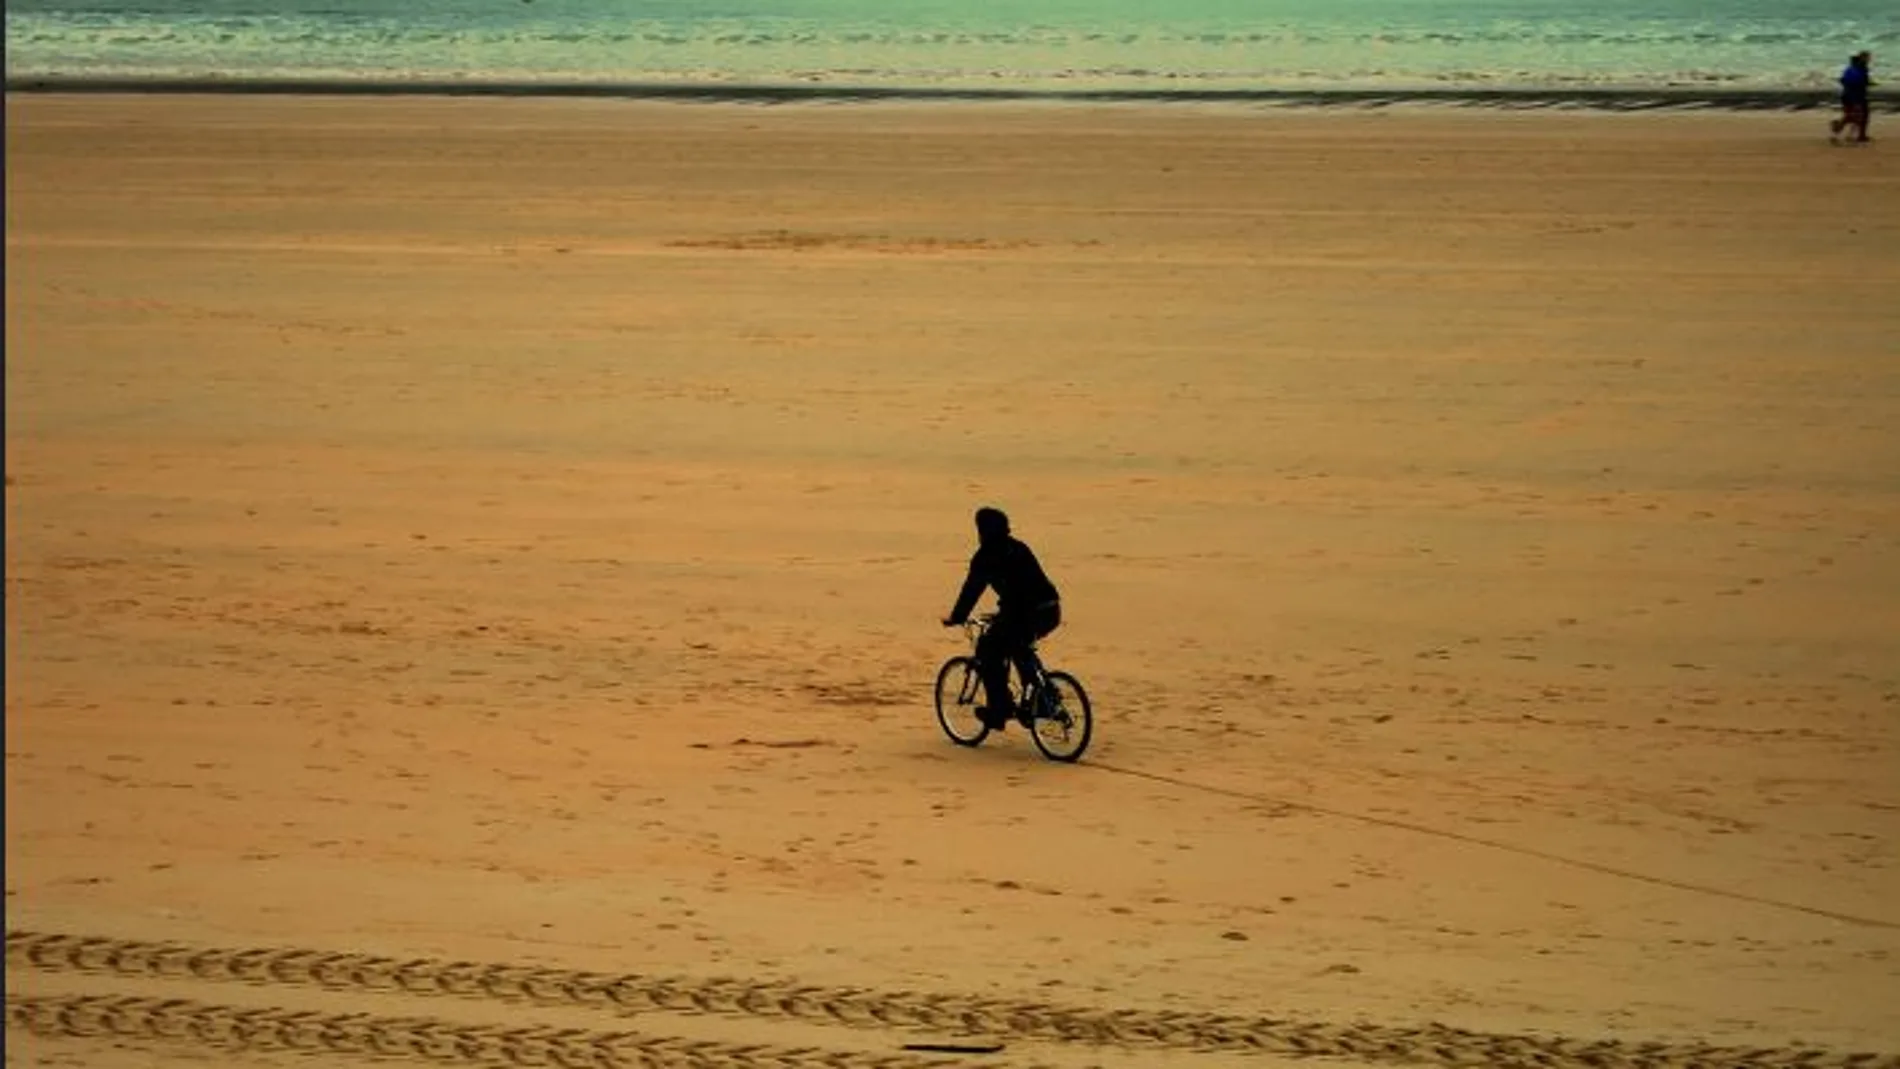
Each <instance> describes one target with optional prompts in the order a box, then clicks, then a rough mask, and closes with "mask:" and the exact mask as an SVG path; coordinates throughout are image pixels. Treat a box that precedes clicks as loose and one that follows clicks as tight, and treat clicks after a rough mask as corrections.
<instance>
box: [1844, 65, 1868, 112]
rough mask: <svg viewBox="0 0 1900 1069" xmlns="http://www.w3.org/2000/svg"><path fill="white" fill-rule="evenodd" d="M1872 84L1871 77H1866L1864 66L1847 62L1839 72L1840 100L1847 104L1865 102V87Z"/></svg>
mask: <svg viewBox="0 0 1900 1069" xmlns="http://www.w3.org/2000/svg"><path fill="white" fill-rule="evenodd" d="M1872 84H1873V79H1872V78H1870V77H1868V75H1867V68H1866V67H1861V66H1856V65H1855V64H1852V63H1850V64H1848V65H1847V69H1846V70H1844V71H1842V72H1841V100H1842V101H1843V102H1845V103H1848V104H1865V103H1866V102H1867V87H1868V86H1870V85H1872Z"/></svg>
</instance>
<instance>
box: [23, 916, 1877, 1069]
mask: <svg viewBox="0 0 1900 1069" xmlns="http://www.w3.org/2000/svg"><path fill="white" fill-rule="evenodd" d="M6 961H7V964H8V965H9V966H13V967H24V968H29V969H37V970H44V971H64V972H83V973H98V974H117V975H123V976H147V977H175V978H186V979H196V980H204V981H213V982H240V983H250V984H262V985H290V986H315V987H322V988H329V989H335V990H348V991H359V992H373V991H384V992H390V993H404V994H412V995H445V996H448V995H452V996H460V997H465V998H481V999H491V1000H501V1001H507V1002H530V1003H541V1004H549V1005H569V1006H592V1007H598V1008H605V1009H620V1010H632V1011H656V1010H657V1011H669V1012H674V1013H689V1014H717V1015H726V1016H742V1017H752V1018H781V1019H796V1020H802V1021H811V1022H816V1023H821V1024H836V1025H843V1026H847V1027H856V1028H873V1029H884V1030H891V1029H897V1030H905V1031H929V1032H933V1033H937V1034H939V1035H942V1034H950V1035H960V1036H982V1037H989V1038H993V1039H1005V1040H1007V1039H1015V1040H1025V1041H1044V1042H1047V1041H1055V1042H1062V1043H1083V1044H1093V1045H1101V1046H1117V1047H1129V1048H1142V1047H1147V1048H1156V1047H1161V1048H1172V1049H1176V1050H1192V1051H1210V1052H1213V1051H1221V1052H1239V1053H1245V1052H1260V1053H1275V1054H1286V1055H1296V1056H1329V1057H1341V1058H1351V1059H1357V1060H1360V1061H1364V1062H1381V1063H1387V1064H1399V1065H1428V1066H1448V1067H1477V1066H1485V1067H1500V1069H1509V1067H1523V1069H1900V1055H1896V1054H1885V1053H1869V1052H1841V1051H1832V1050H1826V1049H1821V1048H1814V1047H1732V1046H1715V1045H1711V1044H1700V1043H1633V1042H1626V1041H1619V1040H1602V1039H1597V1040H1593V1039H1581V1038H1575V1037H1566V1036H1543V1035H1513V1034H1506V1033H1492V1032H1477V1031H1470V1030H1467V1029H1461V1028H1451V1027H1446V1026H1442V1025H1424V1026H1399V1025H1382V1024H1375V1023H1368V1022H1346V1023H1340V1022H1329V1021H1299V1020H1291V1019H1282V1018H1272V1017H1241V1016H1231V1015H1223V1014H1207V1013H1176V1012H1154V1011H1145V1010H1103V1009H1089V1008H1083V1007H1074V1006H1060V1005H1050V1004H1045V1003H1034V1002H1014V1001H1008V1000H1000V999H981V998H972V997H968V996H962V995H953V994H933V993H927V992H911V991H873V990H867V989H862V988H850V987H814V986H807V985H802V984H797V983H792V982H787V981H771V980H746V979H731V978H703V979H702V978H692V977H677V976H673V977H669V976H647V975H642V974H638V973H620V974H616V973H599V972H588V971H582V970H574V969H554V968H537V967H527V966H518V965H508V964H502V963H485V962H469V961H446V960H440V959H432V958H417V959H399V958H391V957H382V956H377V955H370V954H351V953H338V952H331V951H322V950H310V949H299V948H286V947H252V948H220V947H199V946H191V945H188V944H180V943H162V942H149V941H143V940H133V939H115V938H106V937H97V936H75V935H63V934H53V933H43V932H30V931H10V932H8V933H7V943H6ZM149 1001H150V1000H129V1001H128V1000H117V1002H127V1004H128V1005H135V1006H136V1008H132V1009H126V1010H123V1011H110V1012H108V1011H109V1007H110V1006H112V1005H115V1004H117V1002H115V1000H106V1002H104V1003H98V1004H94V1003H87V1002H85V1001H84V1000H83V999H80V1000H77V1001H75V1000H70V999H69V1000H64V1001H60V1000H55V1001H54V1002H51V1003H49V1002H47V1001H46V1000H39V1001H36V1002H27V1001H25V1000H20V1001H18V1002H17V1004H18V1005H20V1006H21V1007H22V1008H21V1009H20V1010H19V1011H17V1012H18V1013H19V1014H20V1015H21V1023H22V1024H24V1025H26V1026H28V1027H33V1026H34V1022H35V1021H41V1022H50V1023H45V1024H44V1025H43V1026H44V1027H48V1028H50V1027H56V1026H57V1027H64V1026H63V1025H58V1024H57V1022H60V1021H77V1022H79V1025H78V1027H92V1024H91V1022H93V1021H95V1020H102V1019H110V1020H115V1021H119V1020H122V1021H127V1022H130V1023H131V1024H130V1025H129V1026H136V1027H140V1028H144V1027H146V1026H145V1024H144V1023H142V1022H154V1024H153V1025H152V1027H171V1022H172V1020H173V1018H172V1017H170V1016H167V1015H166V1014H162V1013H159V1012H158V1011H157V1010H156V1009H154V1008H152V1006H148V1005H147V1003H148V1002H149ZM174 1005H177V1004H174ZM15 1006H16V1000H15V999H13V998H12V997H9V999H8V1002H7V1013H8V1019H9V1021H12V1020H13V1019H14V1016H15V1013H16V1010H15ZM101 1007H106V1008H101ZM193 1012H197V1011H193ZM233 1012H235V1011H233ZM245 1012H249V1011H245ZM270 1012H272V1013H275V1012H278V1011H270ZM309 1016H310V1015H301V1016H299V1015H295V1014H286V1016H284V1017H283V1018H282V1020H284V1021H286V1022H288V1021H290V1020H291V1018H293V1017H294V1018H297V1019H300V1020H301V1019H305V1018H308V1017H309ZM186 1018H187V1019H192V1020H195V1019H197V1018H196V1017H193V1016H192V1015H191V1014H189V1013H188V1014H186ZM244 1019H245V1020H250V1019H251V1018H244ZM278 1019H279V1018H275V1017H267V1018H259V1020H264V1021H267V1022H268V1021H276V1020H278ZM349 1019H351V1018H348V1017H335V1018H329V1017H321V1016H319V1017H318V1018H316V1020H319V1021H326V1020H327V1021H332V1022H333V1023H334V1022H335V1021H343V1020H349ZM392 1020H401V1019H392ZM259 1027H260V1028H262V1027H265V1026H264V1025H260V1026H259ZM288 1027H290V1025H288V1024H285V1025H283V1026H281V1028H288ZM296 1027H298V1028H302V1027H303V1026H301V1025H299V1026H296ZM312 1027H317V1026H315V1025H313V1026H312ZM336 1027H345V1028H346V1030H347V1027H353V1026H343V1025H337V1026H336ZM436 1027H438V1028H450V1029H455V1028H457V1027H458V1026H447V1025H442V1026H436ZM281 1028H280V1026H279V1025H276V1024H270V1025H268V1028H267V1031H268V1029H280V1031H281ZM405 1028H409V1026H405ZM418 1029H420V1026H414V1027H413V1028H409V1030H408V1031H404V1030H401V1029H398V1030H397V1031H396V1032H394V1033H391V1034H392V1035H396V1036H398V1037H402V1036H409V1035H424V1032H423V1031H419V1030H418ZM461 1031H466V1032H468V1033H469V1035H470V1036H476V1035H478V1034H479V1035H487V1034H489V1033H488V1030H483V1029H462V1030H461ZM516 1031H520V1032H522V1033H523V1035H524V1036H525V1035H528V1034H529V1033H532V1034H534V1035H535V1036H537V1037H539V1035H540V1033H539V1032H537V1031H536V1030H516ZM141 1034H156V1033H154V1032H149V1031H147V1032H142V1033H141ZM217 1034H218V1035H224V1034H225V1033H224V1032H218V1033H217ZM271 1034H273V1035H275V1034H279V1033H276V1032H273V1033H271ZM283 1034H288V1033H283ZM296 1034H298V1035H303V1034H304V1033H302V1032H298V1033H296ZM339 1034H342V1033H339ZM351 1034H353V1033H351ZM456 1034H460V1033H459V1032H457V1033H456ZM427 1035H430V1036H433V1035H435V1033H433V1032H430V1033H427ZM586 1035H588V1036H597V1037H598V1036H605V1037H608V1038H607V1039H600V1038H595V1039H584V1040H576V1042H577V1043H580V1044H581V1046H580V1048H577V1051H576V1055H577V1056H578V1057H580V1060H577V1061H571V1062H561V1061H558V1060H556V1061H555V1062H554V1064H577V1065H622V1064H653V1065H660V1064H665V1065H668V1066H672V1065H684V1064H699V1063H695V1062H689V1061H679V1060H674V1061H667V1062H664V1063H661V1062H652V1061H646V1062H642V1061H633V1062H628V1061H625V1060H621V1061H607V1062H602V1061H599V1060H592V1061H590V1060H586V1059H587V1057H589V1055H586V1051H589V1050H592V1051H596V1052H598V1051H602V1050H622V1049H624V1050H627V1051H632V1052H635V1054H638V1053H639V1052H640V1051H645V1050H648V1049H651V1050H655V1051H666V1052H673V1051H677V1050H682V1049H684V1047H685V1046H689V1045H683V1044H682V1043H681V1041H676V1040H664V1041H661V1040H649V1039H645V1038H642V1037H636V1038H635V1039H631V1040H629V1039H624V1038H615V1037H621V1036H623V1035H625V1034H622V1033H601V1034H595V1033H586ZM609 1040H610V1041H609ZM351 1041H352V1042H354V1040H351ZM543 1041H544V1040H543V1039H541V1038H536V1039H534V1040H533V1042H543ZM418 1042H419V1045H418V1044H417V1043H409V1041H408V1040H407V1039H403V1040H401V1042H399V1043H398V1046H402V1045H403V1044H408V1046H405V1047H403V1049H405V1050H407V1049H415V1050H422V1049H425V1048H426V1049H429V1050H435V1049H448V1048H447V1047H442V1046H439V1045H435V1044H434V1041H433V1040H430V1041H429V1042H427V1043H420V1041H418ZM470 1042H475V1040H473V1039H471V1040H470ZM483 1042H486V1041H483ZM522 1042H523V1043H527V1042H529V1041H528V1040H527V1039H523V1041H522ZM603 1043H605V1046H602V1044H603ZM642 1043H645V1044H648V1045H649V1046H645V1047H643V1046H640V1044H642ZM615 1044H619V1045H618V1046H615ZM715 1046H718V1047H721V1048H722V1049H723V1048H726V1047H730V1048H732V1049H733V1050H751V1049H755V1048H744V1047H739V1046H737V1045H715ZM332 1049H340V1048H332ZM351 1049H352V1050H354V1049H356V1048H351ZM482 1049H484V1050H485V1049H487V1048H482ZM524 1049H525V1048H524ZM778 1050H780V1052H781V1054H780V1055H778V1056H785V1053H784V1049H783V1048H778ZM504 1053H505V1052H504ZM791 1053H792V1054H795V1055H797V1056H798V1057H800V1058H806V1059H807V1060H805V1061H798V1062H784V1061H780V1062H769V1061H760V1062H756V1063H745V1062H738V1061H730V1060H728V1061H724V1062H707V1063H705V1064H707V1065H709V1066H711V1065H719V1066H740V1065H748V1064H760V1065H788V1066H789V1065H794V1064H796V1065H813V1066H823V1065H837V1066H851V1067H854V1069H855V1067H861V1066H870V1065H872V1064H880V1065H882V1064H892V1065H895V1064H900V1063H873V1062H866V1061H861V1060H850V1059H861V1058H866V1057H869V1058H879V1057H886V1056H884V1055H858V1054H842V1053H840V1054H829V1053H826V1052H814V1051H809V1050H807V1049H804V1048H795V1049H792V1051H791ZM640 1056H645V1055H640ZM667 1056H669V1057H671V1056H672V1054H671V1053H669V1054H668V1055H667ZM614 1057H623V1055H620V1054H616V1055H614ZM827 1057H830V1058H844V1059H847V1060H845V1061H832V1062H827V1061H823V1060H822V1059H823V1058H827ZM916 1061H917V1060H916V1059H912V1060H911V1061H910V1062H905V1063H902V1064H913V1063H915V1062H916ZM520 1064H547V1063H546V1062H533V1063H528V1062H523V1063H520ZM939 1064H940V1063H939Z"/></svg>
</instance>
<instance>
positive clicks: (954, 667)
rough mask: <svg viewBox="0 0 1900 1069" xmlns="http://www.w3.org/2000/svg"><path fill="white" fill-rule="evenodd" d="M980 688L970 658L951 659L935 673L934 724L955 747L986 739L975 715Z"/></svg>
mask: <svg viewBox="0 0 1900 1069" xmlns="http://www.w3.org/2000/svg"><path fill="white" fill-rule="evenodd" d="M982 695H983V684H982V679H981V677H980V676H978V675H977V671H976V660H975V659H974V658H971V657H952V658H950V659H949V660H947V661H945V662H943V667H942V668H940V669H938V670H937V723H938V724H939V725H940V726H942V728H943V733H944V734H945V735H948V736H950V741H951V742H954V743H956V744H957V745H958V746H975V745H976V744H977V743H980V742H982V741H983V739H984V737H985V736H987V735H989V733H990V729H989V725H987V724H985V723H983V718H982V717H980V716H978V715H977V712H976V710H977V707H978V705H979V704H980V702H979V699H980V698H981V697H982Z"/></svg>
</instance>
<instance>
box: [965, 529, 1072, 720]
mask: <svg viewBox="0 0 1900 1069" xmlns="http://www.w3.org/2000/svg"><path fill="white" fill-rule="evenodd" d="M976 538H977V547H976V554H975V555H974V556H972V557H971V558H970V574H969V576H968V577H966V578H965V579H964V580H963V590H962V592H961V593H959V594H958V595H957V604H956V607H955V608H953V609H951V610H950V615H949V616H946V617H944V620H943V626H945V627H955V626H957V625H958V624H961V623H962V622H964V621H965V620H967V619H969V618H970V610H971V609H974V608H976V599H978V598H980V597H982V596H983V590H984V588H985V587H988V588H990V589H992V590H995V591H996V619H994V620H992V621H990V627H989V630H988V631H985V632H984V633H983V637H982V638H980V639H978V640H977V643H976V663H977V671H978V672H979V673H980V674H981V675H982V677H983V693H984V695H985V697H986V699H987V700H986V701H985V703H984V705H983V707H982V708H980V709H978V710H977V715H978V716H980V717H982V718H983V723H984V725H985V726H987V727H988V728H989V729H990V730H991V731H996V730H999V729H1001V728H1002V727H1003V725H1005V724H1007V723H1009V720H1010V718H1011V717H1012V716H1014V715H1016V713H1017V710H1016V703H1015V702H1014V701H1013V700H1012V699H1011V698H1010V696H1009V666H1010V664H1011V662H1014V663H1015V665H1016V668H1017V671H1018V672H1020V673H1022V674H1023V675H1024V676H1025V677H1026V676H1027V675H1028V672H1027V671H1026V669H1027V668H1028V665H1027V664H1026V663H1025V662H1027V661H1028V653H1029V647H1030V645H1031V644H1032V643H1034V642H1035V641H1036V640H1037V639H1039V638H1042V637H1043V636H1044V635H1047V634H1048V633H1049V632H1051V631H1054V630H1055V629H1056V627H1057V626H1058V625H1060V624H1061V623H1062V601H1061V598H1060V596H1059V595H1057V593H1056V585H1055V584H1054V583H1051V582H1050V581H1049V577H1048V576H1047V575H1044V574H1043V571H1042V565H1041V564H1039V563H1037V561H1036V555H1035V554H1034V553H1032V552H1030V550H1029V547H1028V546H1026V545H1024V544H1023V543H1021V542H1019V541H1017V540H1016V539H1015V538H1013V537H1011V536H1010V533H1009V517H1008V516H1005V515H1004V514H1003V512H1002V510H1001V509H993V508H981V509H977V510H976Z"/></svg>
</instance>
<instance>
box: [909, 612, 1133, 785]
mask: <svg viewBox="0 0 1900 1069" xmlns="http://www.w3.org/2000/svg"><path fill="white" fill-rule="evenodd" d="M995 619H996V616H995V614H994V613H990V614H986V615H983V616H976V617H972V618H971V619H969V620H967V621H965V622H964V624H963V631H964V634H966V635H968V636H969V639H970V650H971V652H972V653H974V652H975V651H976V644H977V642H978V641H979V640H980V639H981V638H982V637H983V633H984V632H985V631H987V630H989V627H990V623H991V622H992V621H993V620H995ZM1025 658H1026V661H1027V667H1028V668H1029V674H1028V676H1027V677H1025V678H1024V679H1023V681H1022V683H1021V685H1020V687H1019V688H1016V687H1013V688H1012V689H1019V690H1020V695H1019V696H1017V695H1012V696H1013V697H1018V700H1017V701H1016V703H1015V706H1016V718H1017V722H1018V723H1020V724H1022V725H1023V726H1024V727H1027V728H1028V729H1029V737H1030V739H1031V740H1032V741H1033V742H1035V744H1036V749H1038V750H1041V751H1042V755H1043V756H1044V757H1046V758H1048V759H1049V760H1051V761H1062V762H1072V761H1075V760H1078V759H1079V758H1081V756H1082V751H1084V750H1086V749H1088V747H1089V738H1090V736H1091V734H1092V733H1093V731H1094V728H1095V717H1094V714H1093V713H1092V712H1091V711H1090V709H1089V696H1088V692H1087V691H1085V690H1083V689H1082V684H1081V682H1080V681H1079V680H1077V679H1076V678H1075V677H1074V676H1072V675H1070V674H1069V673H1067V672H1051V671H1049V670H1048V669H1047V668H1045V667H1044V666H1043V663H1042V658H1041V657H1039V656H1037V655H1036V646H1035V644H1034V643H1031V644H1030V646H1029V650H1028V652H1027V653H1026V654H1025ZM1021 667H1022V666H1018V668H1019V670H1020V668H1021ZM982 693H983V680H982V677H981V675H980V674H979V673H978V672H977V666H976V658H975V657H973V656H957V657H952V658H950V659H949V660H947V661H945V662H943V667H942V668H940V669H938V670H937V723H938V725H940V726H941V727H942V728H943V733H944V734H945V735H948V736H950V741H951V742H954V743H956V744H957V745H958V746H976V745H979V744H981V743H982V741H983V740H984V739H985V738H987V737H989V733H990V726H989V725H988V724H985V723H984V722H983V718H982V717H980V716H978V715H977V712H976V710H977V706H978V704H979V700H978V699H979V698H980V697H981V695H982Z"/></svg>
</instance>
